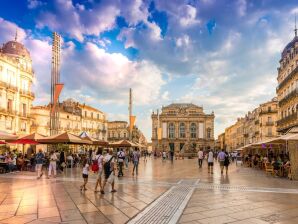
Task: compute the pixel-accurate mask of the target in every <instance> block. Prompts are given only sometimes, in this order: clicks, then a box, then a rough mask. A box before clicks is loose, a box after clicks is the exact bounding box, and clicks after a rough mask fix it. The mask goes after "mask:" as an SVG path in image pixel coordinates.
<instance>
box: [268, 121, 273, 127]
mask: <svg viewBox="0 0 298 224" xmlns="http://www.w3.org/2000/svg"><path fill="white" fill-rule="evenodd" d="M273 125H274V122H273V121H267V122H266V126H273Z"/></svg>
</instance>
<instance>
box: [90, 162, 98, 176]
mask: <svg viewBox="0 0 298 224" xmlns="http://www.w3.org/2000/svg"><path fill="white" fill-rule="evenodd" d="M98 169H99V168H98V161H97V160H94V161H93V164H92V166H91V170H92V171H93V172H94V173H95V172H98Z"/></svg>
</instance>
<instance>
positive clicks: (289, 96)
mask: <svg viewBox="0 0 298 224" xmlns="http://www.w3.org/2000/svg"><path fill="white" fill-rule="evenodd" d="M296 96H298V89H297V88H296V89H294V90H293V91H292V92H291V93H290V94H288V95H286V96H285V97H284V98H282V99H281V100H280V101H279V102H278V105H279V106H280V107H281V106H282V105H285V104H286V103H287V102H288V101H290V100H291V99H292V98H293V97H296Z"/></svg>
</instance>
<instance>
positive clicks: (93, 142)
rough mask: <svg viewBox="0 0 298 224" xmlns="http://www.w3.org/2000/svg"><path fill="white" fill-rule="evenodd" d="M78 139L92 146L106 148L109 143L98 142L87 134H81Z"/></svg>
mask: <svg viewBox="0 0 298 224" xmlns="http://www.w3.org/2000/svg"><path fill="white" fill-rule="evenodd" d="M79 137H80V138H81V139H84V140H88V141H91V142H92V145H98V146H108V145H109V143H108V142H107V141H104V140H99V139H96V138H92V137H90V136H89V135H88V134H87V132H85V131H84V132H82V133H81V134H80V135H79Z"/></svg>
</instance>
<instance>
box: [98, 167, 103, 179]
mask: <svg viewBox="0 0 298 224" xmlns="http://www.w3.org/2000/svg"><path fill="white" fill-rule="evenodd" d="M102 172H103V171H102V169H99V170H98V178H100V177H101V176H102Z"/></svg>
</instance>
